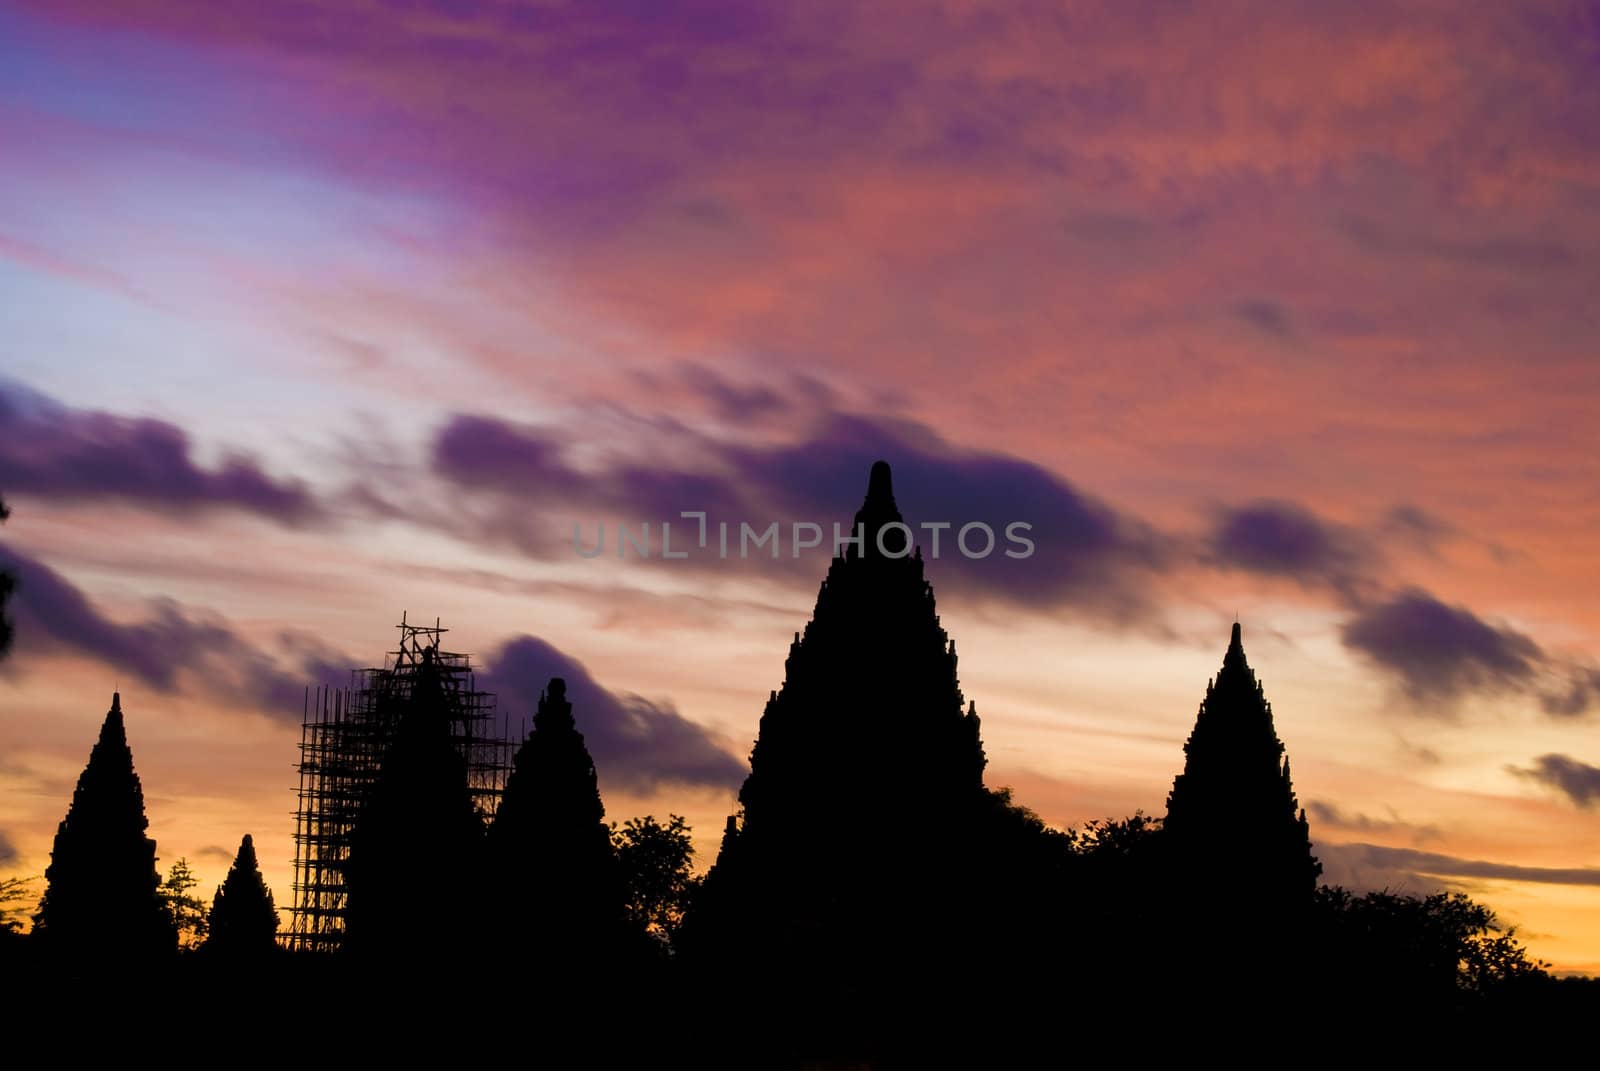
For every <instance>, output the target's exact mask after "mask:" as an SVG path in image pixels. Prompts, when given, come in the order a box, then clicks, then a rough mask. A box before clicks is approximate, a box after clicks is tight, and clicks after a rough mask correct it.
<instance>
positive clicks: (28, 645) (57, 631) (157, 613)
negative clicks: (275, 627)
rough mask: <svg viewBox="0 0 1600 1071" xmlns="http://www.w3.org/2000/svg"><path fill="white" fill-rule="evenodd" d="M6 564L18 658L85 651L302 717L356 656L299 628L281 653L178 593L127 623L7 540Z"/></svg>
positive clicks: (0, 564) (168, 680)
mask: <svg viewBox="0 0 1600 1071" xmlns="http://www.w3.org/2000/svg"><path fill="white" fill-rule="evenodd" d="M0 568H4V569H8V570H11V571H13V572H14V573H15V574H16V575H17V578H18V582H17V594H16V603H17V618H18V620H17V646H18V651H17V657H18V659H19V660H21V661H23V662H25V661H26V659H27V657H28V655H29V653H31V652H35V651H38V652H41V653H48V652H49V651H50V650H51V649H52V648H54V649H58V650H66V651H70V652H72V653H74V654H79V655H84V656H86V657H89V658H93V659H96V660H98V661H100V662H103V663H105V664H106V665H108V666H112V667H114V668H116V669H118V670H121V671H123V672H125V673H130V674H132V675H133V676H134V677H136V678H138V679H139V680H140V681H142V682H144V683H145V684H147V685H149V686H150V687H151V688H154V689H156V690H157V691H162V692H171V691H175V690H177V689H178V688H179V687H180V686H181V683H182V681H181V678H182V676H183V675H184V674H186V673H187V674H192V675H193V676H194V677H195V679H196V680H198V681H199V682H200V683H202V684H203V685H204V686H206V687H207V688H209V689H211V690H213V691H215V692H216V693H218V694H223V695H228V696H230V697H234V698H238V697H244V698H246V699H248V700H250V701H252V702H253V704H254V705H255V706H256V707H257V708H258V709H261V710H263V711H266V712H268V713H270V714H272V715H273V716H274V717H281V718H284V719H286V720H292V721H294V722H295V723H296V724H298V723H299V720H300V717H301V714H302V709H301V708H302V705H303V704H302V699H303V697H304V689H305V687H306V686H307V685H308V684H312V683H317V682H319V681H325V680H330V679H332V680H339V679H342V678H343V677H344V676H345V675H346V674H347V673H348V670H349V666H350V664H351V663H350V662H349V661H348V660H347V659H343V658H341V657H340V656H338V655H337V654H334V653H332V652H328V651H326V650H325V649H324V648H322V647H321V645H320V644H318V643H317V642H316V641H315V640H313V639H311V638H309V637H306V636H304V635H302V634H298V633H290V632H285V633H283V634H282V635H281V636H280V637H279V645H280V647H281V648H282V652H281V653H280V654H274V653H271V652H268V651H265V650H262V649H261V648H259V647H257V646H256V645H254V644H252V643H251V642H249V641H248V640H246V639H244V638H242V637H240V636H239V635H238V634H236V633H235V632H234V631H233V629H232V628H231V627H230V626H229V625H228V623H227V622H226V621H225V620H224V619H223V618H221V617H220V616H217V615H214V614H197V613H194V612H191V611H188V610H185V609H184V608H183V607H181V606H179V605H178V604H177V603H175V602H173V601H172V600H170V599H156V600H152V602H151V610H150V614H149V616H147V617H146V618H144V619H143V620H141V621H137V622H133V623H126V624H125V623H122V622H118V621H114V620H112V619H111V618H109V617H106V616H105V615H104V614H103V613H101V612H100V610H99V609H98V608H96V607H95V605H94V604H93V603H92V602H91V601H90V600H89V598H88V597H87V596H86V595H84V593H83V592H82V591H80V590H79V589H78V588H77V587H76V586H75V585H74V584H73V583H72V582H71V581H69V580H67V579H66V578H65V577H63V576H62V575H61V574H60V573H57V572H56V571H55V570H53V569H51V568H50V567H49V566H46V565H44V564H43V563H41V562H38V561H35V560H33V559H32V558H29V557H26V556H24V555H21V554H18V553H16V552H15V551H12V550H11V549H10V548H8V547H5V546H4V545H0Z"/></svg>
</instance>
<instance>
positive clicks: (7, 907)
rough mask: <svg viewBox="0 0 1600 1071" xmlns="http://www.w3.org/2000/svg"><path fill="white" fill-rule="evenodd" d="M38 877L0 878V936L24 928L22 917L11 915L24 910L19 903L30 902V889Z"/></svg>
mask: <svg viewBox="0 0 1600 1071" xmlns="http://www.w3.org/2000/svg"><path fill="white" fill-rule="evenodd" d="M37 880H38V879H37V878H3V879H0V937H4V936H6V935H8V934H15V933H17V931H19V930H20V929H22V922H21V920H20V919H14V918H12V917H11V916H13V915H19V914H22V913H23V912H24V910H25V909H24V908H22V907H20V906H19V905H21V904H25V903H27V902H28V895H29V889H31V888H32V886H33V883H34V882H35V881H37Z"/></svg>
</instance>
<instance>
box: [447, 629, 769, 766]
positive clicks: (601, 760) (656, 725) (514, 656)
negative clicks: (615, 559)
mask: <svg viewBox="0 0 1600 1071" xmlns="http://www.w3.org/2000/svg"><path fill="white" fill-rule="evenodd" d="M486 665H487V667H488V668H487V669H486V670H485V671H484V672H483V673H480V674H479V675H478V681H479V683H480V685H481V686H482V687H483V688H485V689H486V690H488V691H492V692H496V693H497V694H498V695H499V696H500V702H501V706H502V708H504V707H506V706H507V705H508V704H507V701H508V700H510V701H511V702H512V703H514V704H515V705H516V706H518V707H520V708H521V709H523V710H526V711H527V712H529V714H530V715H531V714H532V712H533V710H534V709H535V708H536V707H537V706H538V703H539V695H540V693H542V692H543V691H544V689H545V687H546V686H547V685H548V684H549V683H550V679H551V678H552V677H560V678H562V679H563V680H565V681H566V682H567V698H568V699H570V700H571V701H572V716H573V717H574V718H575V719H577V723H578V730H579V731H580V732H581V733H583V737H584V742H585V743H586V744H587V745H588V748H589V754H590V755H591V756H593V758H594V762H595V768H596V769H597V770H598V771H599V773H600V778H601V781H602V782H603V783H606V784H612V785H618V786H621V787H623V788H625V789H628V790H631V791H636V792H653V791H655V790H657V789H658V788H661V787H663V786H665V785H689V786H698V787H706V788H728V789H731V788H735V787H737V786H738V785H739V783H740V782H741V781H742V780H743V779H744V776H745V774H746V773H748V772H749V770H748V769H747V768H746V766H745V764H744V763H743V762H741V761H740V760H739V759H737V758H735V757H734V756H733V755H730V754H729V753H728V752H727V751H725V750H723V749H722V747H721V746H720V745H718V744H717V743H716V741H715V740H714V739H713V738H712V736H711V734H710V733H709V732H708V731H707V730H706V729H704V728H703V727H701V726H699V725H696V724H695V723H694V722H692V721H690V720H689V719H687V718H685V717H684V716H683V715H681V714H679V713H678V712H677V711H676V710H674V709H673V708H672V707H671V706H670V705H668V704H664V703H659V702H652V701H651V700H648V699H644V698H641V697H640V696H636V695H630V694H628V693H624V692H613V691H609V690H608V689H606V688H604V687H602V686H601V685H600V683H599V682H598V681H596V680H595V679H594V677H593V676H592V675H591V674H590V673H589V671H588V670H587V669H586V668H584V666H583V664H582V663H581V662H579V661H578V660H577V659H575V658H573V657H572V656H571V655H568V654H565V653H563V652H561V651H559V650H557V649H556V648H555V647H554V646H552V645H551V644H549V643H547V642H545V641H544V640H541V639H539V638H538V637H536V636H518V637H516V638H515V639H512V640H508V641H507V642H506V643H505V644H504V645H503V646H501V648H500V649H499V650H498V651H496V652H495V653H494V654H492V655H491V656H489V658H488V659H487V660H486Z"/></svg>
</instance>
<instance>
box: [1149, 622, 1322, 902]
mask: <svg viewBox="0 0 1600 1071" xmlns="http://www.w3.org/2000/svg"><path fill="white" fill-rule="evenodd" d="M1241 633H1242V630H1241V629H1240V627H1239V624H1238V622H1235V623H1234V626H1233V636H1232V639H1231V640H1230V641H1229V643H1228V651H1227V654H1225V655H1224V656H1223V659H1222V670H1221V671H1220V672H1219V673H1218V674H1217V676H1216V678H1215V679H1214V680H1212V681H1210V682H1208V683H1207V684H1206V697H1205V700H1204V701H1203V702H1202V703H1201V704H1200V713H1199V716H1198V717H1197V718H1196V719H1195V724H1194V731H1193V732H1192V733H1190V734H1189V739H1188V741H1187V742H1186V743H1185V744H1184V745H1183V753H1184V756H1185V761H1184V767H1183V772H1182V773H1180V774H1178V776H1177V778H1176V779H1175V780H1174V781H1173V783H1172V792H1171V794H1170V795H1169V796H1168V797H1167V817H1166V824H1165V836H1166V838H1167V841H1168V844H1169V846H1170V849H1171V851H1172V852H1173V853H1174V855H1175V856H1176V857H1178V861H1179V865H1181V866H1183V867H1185V868H1187V869H1189V870H1191V871H1194V870H1195V869H1196V868H1199V867H1202V866H1204V867H1208V868H1212V869H1214V870H1215V871H1216V872H1218V873H1221V874H1226V875H1227V880H1228V883H1229V884H1240V885H1243V886H1245V887H1246V888H1249V889H1251V890H1252V895H1254V896H1257V897H1259V898H1260V902H1261V905H1262V906H1263V907H1273V906H1277V905H1284V904H1296V903H1306V902H1309V901H1310V899H1311V895H1312V893H1314V892H1315V891H1316V887H1317V876H1318V875H1319V874H1321V873H1322V864H1320V863H1319V862H1317V860H1316V857H1315V856H1313V855H1312V854H1311V833H1310V827H1309V825H1308V824H1307V822H1306V813H1305V811H1304V810H1303V809H1300V808H1299V805H1298V803H1297V802H1296V800H1295V794H1294V785H1293V783H1292V782H1291V781H1290V778H1289V759H1288V757H1287V756H1286V755H1285V754H1284V746H1283V742H1282V741H1280V740H1279V739H1278V734H1277V730H1276V729H1275V728H1274V727H1273V724H1272V705H1271V704H1270V703H1268V702H1267V698H1266V693H1265V690H1264V689H1263V687H1262V685H1261V684H1260V683H1259V682H1258V681H1257V680H1256V675H1255V672H1254V671H1253V670H1252V669H1251V668H1250V665H1249V663H1248V662H1246V661H1245V657H1244V644H1243V642H1242V638H1241ZM1217 891H1218V889H1217V888H1216V887H1202V892H1203V894H1204V895H1205V898H1206V899H1214V898H1215V895H1214V894H1215V893H1216V892H1217ZM1229 899H1235V898H1234V897H1231V896H1230V897H1229Z"/></svg>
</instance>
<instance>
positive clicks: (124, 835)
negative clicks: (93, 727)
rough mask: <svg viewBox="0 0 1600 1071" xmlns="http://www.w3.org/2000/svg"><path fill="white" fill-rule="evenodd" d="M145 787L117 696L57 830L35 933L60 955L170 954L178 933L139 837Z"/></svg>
mask: <svg viewBox="0 0 1600 1071" xmlns="http://www.w3.org/2000/svg"><path fill="white" fill-rule="evenodd" d="M148 825H149V822H148V820H147V819H146V818H145V813H144V791H143V789H142V788H141V786H140V784H139V775H138V774H136V773H135V772H134V769H133V753H132V751H130V750H129V748H128V738H127V733H126V730H125V728H124V726H123V721H122V697H121V696H120V695H113V696H112V697H111V710H110V711H109V712H108V713H107V714H106V719H105V723H104V724H103V725H102V726H101V728H100V739H99V741H98V742H96V744H95V746H94V750H93V751H91V752H90V755H89V763H88V765H87V766H85V767H84V770H83V773H82V775H80V776H79V778H78V787H77V789H76V790H75V791H74V792H73V794H72V806H71V807H70V808H69V809H68V811H67V816H66V817H65V818H63V819H62V821H61V825H60V827H59V828H58V829H57V831H56V839H55V846H54V848H53V849H52V851H51V853H50V866H49V867H48V868H47V869H46V870H45V880H46V882H47V886H46V888H45V894H44V898H43V899H42V900H41V901H40V904H39V913H38V914H37V915H35V916H34V934H35V936H36V938H38V939H39V940H40V941H41V942H43V943H45V944H47V945H48V946H49V947H50V949H51V951H52V954H53V955H55V956H56V957H57V958H58V960H59V961H61V962H63V963H65V964H67V965H72V964H74V963H80V962H82V961H85V960H115V959H124V960H126V959H140V958H149V957H153V956H158V955H163V954H167V953H170V952H172V951H173V950H174V948H175V947H176V943H177V932H176V931H175V930H174V929H173V925H172V918H171V916H170V915H169V913H168V911H167V907H166V903H165V902H164V901H163V900H162V897H161V894H160V891H159V886H160V883H161V877H160V875H159V874H157V872H156V866H155V864H156V842H155V841H153V840H151V839H150V838H148V837H146V836H145V829H146V828H147V826H148Z"/></svg>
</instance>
